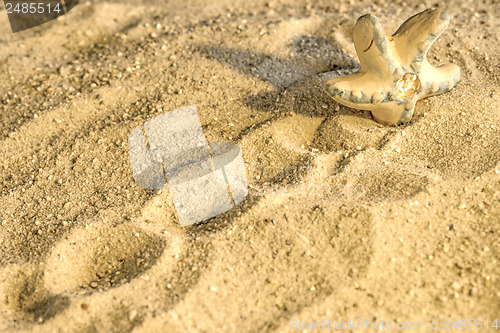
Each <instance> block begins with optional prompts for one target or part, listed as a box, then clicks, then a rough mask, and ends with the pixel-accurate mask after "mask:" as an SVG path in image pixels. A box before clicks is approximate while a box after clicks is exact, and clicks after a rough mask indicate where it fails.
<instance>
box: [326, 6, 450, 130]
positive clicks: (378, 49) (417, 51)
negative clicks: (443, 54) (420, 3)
mask: <svg viewBox="0 0 500 333" xmlns="http://www.w3.org/2000/svg"><path fill="white" fill-rule="evenodd" d="M449 21H450V19H449V17H448V15H447V14H446V12H445V11H443V10H438V9H427V10H425V11H423V12H421V13H419V14H417V15H415V16H412V17H410V18H409V19H408V20H406V21H405V22H404V23H403V24H402V25H401V27H399V29H398V30H397V31H396V32H395V33H394V35H392V36H390V37H386V36H385V34H384V30H383V29H382V26H381V25H380V22H379V21H378V19H377V18H376V17H375V16H373V15H371V14H367V15H363V16H361V17H360V18H359V19H358V21H357V22H356V26H355V27H354V31H353V40H354V46H355V47H356V52H357V54H358V57H359V61H360V63H361V68H360V70H359V71H358V72H356V73H354V74H351V75H346V76H340V77H335V78H333V79H330V80H328V81H327V82H326V83H325V90H326V92H327V93H328V94H329V95H330V96H331V97H332V98H333V99H335V100H336V101H337V102H339V103H341V104H344V105H346V106H348V107H351V108H355V109H361V110H370V111H371V112H372V115H373V118H374V119H375V120H376V121H377V122H379V123H382V124H385V125H394V124H400V123H404V122H407V121H409V120H410V119H411V117H412V115H413V110H414V107H415V103H416V102H417V101H418V100H420V99H422V98H425V97H428V96H431V95H436V94H440V93H443V92H447V91H450V90H451V89H452V88H453V87H454V86H455V85H456V84H457V82H458V80H460V68H459V67H458V66H457V65H454V64H445V65H442V66H440V67H437V68H436V67H434V66H432V65H431V64H430V63H429V62H428V61H427V52H428V51H429V48H430V47H431V45H432V43H433V42H434V40H436V38H438V37H439V35H441V33H442V32H443V31H444V30H445V29H446V27H447V26H448V23H449Z"/></svg>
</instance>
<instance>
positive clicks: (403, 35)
mask: <svg viewBox="0 0 500 333" xmlns="http://www.w3.org/2000/svg"><path fill="white" fill-rule="evenodd" d="M449 22H450V18H449V16H448V15H447V14H446V12H445V11H444V10H440V9H427V10H425V11H423V12H421V13H419V14H417V15H414V16H412V17H410V18H409V19H408V20H406V21H405V22H404V23H403V24H402V25H401V26H400V27H399V29H398V30H397V31H396V32H395V33H394V34H393V35H392V37H390V39H391V40H393V42H394V49H395V52H396V53H397V54H398V56H399V58H400V60H401V64H402V65H403V66H412V67H413V69H414V70H416V71H419V68H418V67H420V66H419V64H420V63H421V62H422V61H423V60H424V59H425V57H426V55H427V52H428V51H429V48H430V47H431V45H432V43H433V42H434V41H435V40H436V39H437V38H438V37H439V36H440V35H441V34H442V33H443V31H444V30H445V29H446V27H447V26H448V23H449Z"/></svg>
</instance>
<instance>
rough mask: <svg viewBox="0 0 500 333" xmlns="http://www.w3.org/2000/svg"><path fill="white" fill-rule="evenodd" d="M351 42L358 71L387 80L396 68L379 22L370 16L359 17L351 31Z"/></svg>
mask: <svg viewBox="0 0 500 333" xmlns="http://www.w3.org/2000/svg"><path fill="white" fill-rule="evenodd" d="M353 41H354V46H355V48H356V53H357V54H358V58H359V62H360V64H361V70H360V71H370V72H372V73H373V74H375V75H376V76H378V77H379V78H387V77H389V76H390V75H391V73H392V72H393V71H394V69H395V68H396V67H397V65H396V64H395V62H394V60H393V57H392V55H391V51H390V49H389V47H388V41H387V38H386V36H385V34H384V30H383V29H382V25H381V24H380V22H379V20H378V19H377V18H376V17H375V16H373V15H371V14H366V15H363V16H361V17H360V18H359V19H358V21H357V22H356V25H355V26H354V30H353Z"/></svg>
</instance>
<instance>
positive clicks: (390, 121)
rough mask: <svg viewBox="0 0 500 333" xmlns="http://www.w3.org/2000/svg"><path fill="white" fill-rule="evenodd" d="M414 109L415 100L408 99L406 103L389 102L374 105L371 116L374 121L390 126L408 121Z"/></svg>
mask: <svg viewBox="0 0 500 333" xmlns="http://www.w3.org/2000/svg"><path fill="white" fill-rule="evenodd" d="M414 110H415V101H408V102H407V103H406V104H403V103H402V104H400V103H397V102H390V103H384V104H381V105H379V106H377V107H375V108H374V109H373V110H372V116H373V119H375V121H376V122H378V123H380V124H383V125H387V126H391V125H396V124H402V123H406V122H408V121H409V120H410V119H411V117H412V116H413V111H414Z"/></svg>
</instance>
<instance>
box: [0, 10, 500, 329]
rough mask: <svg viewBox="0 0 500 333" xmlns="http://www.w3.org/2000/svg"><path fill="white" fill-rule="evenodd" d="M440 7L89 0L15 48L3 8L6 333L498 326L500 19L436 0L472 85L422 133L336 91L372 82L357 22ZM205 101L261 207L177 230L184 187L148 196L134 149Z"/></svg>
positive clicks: (444, 53) (2, 300)
mask: <svg viewBox="0 0 500 333" xmlns="http://www.w3.org/2000/svg"><path fill="white" fill-rule="evenodd" d="M435 5H436V3H434V2H429V3H426V4H424V3H422V4H419V5H416V6H413V7H409V6H407V4H406V2H398V3H397V4H394V3H391V2H385V1H383V0H382V1H376V2H375V3H371V2H368V1H364V2H359V3H358V2H354V1H351V2H344V1H341V2H334V1H316V2H314V3H313V4H310V3H309V2H307V1H255V2H248V1H226V0H220V1H212V2H210V3H209V4H206V3H205V2H204V1H194V0H190V1H182V3H180V2H175V1H170V2H166V3H164V2H163V1H159V0H157V1H153V0H150V1H146V0H144V1H142V2H138V1H126V0H123V1H122V0H116V1H107V2H104V3H103V2H98V1H90V2H87V3H81V4H79V5H78V6H77V7H76V8H75V9H74V10H73V11H72V12H71V13H70V14H69V15H67V16H64V17H62V18H60V19H58V20H57V21H55V22H51V23H48V24H46V25H44V26H42V27H38V28H35V29H32V30H30V31H26V32H22V33H18V34H15V35H14V34H12V33H10V27H9V26H8V20H7V16H6V14H5V12H4V10H2V11H1V12H0V30H1V31H3V33H2V35H0V45H1V46H2V47H1V48H0V115H1V116H0V120H1V126H0V129H1V130H0V146H1V147H2V148H1V150H0V184H1V187H0V192H1V193H0V207H1V209H0V251H1V252H0V254H1V255H0V319H1V320H0V329H2V330H5V331H37V332H54V331H61V332H94V331H103V332H127V331H136V332H153V331H158V332H185V331H190V332H192V331H206V332H214V331H223V332H237V331H238V332H245V331H252V332H262V331H273V332H274V331H276V332H278V331H279V332H281V331H288V330H289V329H290V320H292V319H296V320H298V321H313V320H317V321H318V320H322V319H325V318H326V319H330V320H333V321H339V320H343V321H345V320H349V319H351V320H354V319H357V318H364V319H365V320H374V321H380V320H383V321H385V322H387V321H393V322H396V321H402V322H404V321H412V322H413V321H422V322H427V321H428V320H429V319H436V318H439V319H441V320H443V319H445V318H451V319H461V318H481V319H496V318H498V319H499V320H500V280H499V279H500V274H499V272H500V263H499V260H500V242H498V237H499V236H498V235H499V233H500V204H499V200H500V122H499V120H500V110H499V99H500V97H499V92H500V88H499V82H500V70H499V60H500V57H499V56H498V54H499V51H500V49H499V45H500V41H499V38H498V32H499V24H500V21H499V19H498V17H499V16H500V5H499V4H498V3H495V1H483V2H481V3H479V4H477V3H475V2H466V1H449V2H447V3H446V4H441V3H439V6H442V7H446V8H447V9H448V10H449V13H450V17H451V24H450V27H449V28H448V30H447V31H446V32H445V33H444V34H443V35H442V37H440V38H439V39H438V40H437V42H436V44H435V45H434V46H433V48H432V50H431V52H430V54H429V59H430V61H431V62H432V63H434V64H441V63H446V62H453V63H456V64H458V65H459V66H460V67H461V68H462V80H461V81H460V83H459V84H458V86H457V87H456V88H455V89H454V90H452V91H451V92H450V93H447V94H444V95H439V96H437V97H432V98H428V99H426V100H424V101H421V102H419V103H418V104H417V108H416V111H415V116H414V119H413V120H412V121H411V122H410V123H409V124H406V125H404V126H401V127H383V126H381V125H379V124H377V123H375V122H374V121H373V120H372V119H371V115H370V114H369V113H368V112H361V111H354V110H351V109H348V108H346V107H343V106H341V105H339V104H337V103H336V102H334V101H333V100H331V99H330V98H329V97H328V96H327V95H326V94H325V93H324V92H323V91H322V90H321V84H320V79H321V78H323V77H324V75H325V74H321V73H324V72H328V71H334V75H338V74H342V73H350V72H352V71H353V70H355V69H356V68H357V66H358V65H357V58H356V54H355V52H354V48H353V45H352V42H351V38H350V33H351V29H352V27H353V24H354V22H355V19H356V18H357V17H358V16H360V15H362V14H364V13H366V12H371V13H374V14H375V15H377V16H378V17H379V18H380V20H381V22H382V25H383V26H384V28H385V29H386V31H387V33H390V32H393V31H395V29H396V28H397V27H398V26H399V24H400V23H402V22H403V20H404V19H406V18H407V17H409V16H411V15H413V14H415V13H416V12H419V11H421V10H423V9H425V8H427V7H430V6H435ZM189 104H197V106H198V110H199V113H200V119H201V122H202V125H203V129H204V131H205V134H206V136H207V139H208V140H209V141H228V142H235V143H237V144H239V145H240V147H241V148H242V151H243V156H244V159H245V162H246V167H247V174H248V180H249V183H250V186H251V193H250V195H249V197H248V198H247V199H246V200H245V201H244V202H243V203H242V204H241V205H240V206H238V207H237V208H235V209H233V210H231V211H229V212H227V213H225V214H223V215H221V216H219V217H217V218H214V219H211V220H209V221H207V222H205V223H202V224H199V225H196V226H191V227H187V228H182V229H181V228H180V227H179V225H178V221H177V220H176V217H175V210H174V208H173V205H172V201H171V198H170V194H169V193H168V191H146V190H142V189H140V188H138V187H137V186H136V185H135V184H134V181H133V178H132V174H131V170H130V167H129V156H128V147H127V137H128V134H129V133H130V131H131V130H132V129H134V128H135V127H136V126H137V125H138V124H140V123H143V122H144V121H146V120H149V119H151V118H153V117H154V116H156V115H160V114H162V113H164V112H166V111H168V110H173V109H175V108H178V107H181V106H184V105H189ZM282 171H283V172H282ZM358 331H359V332H362V331H365V330H362V329H360V330H358ZM421 331H424V330H421Z"/></svg>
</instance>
